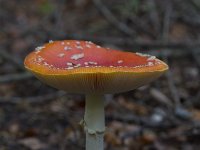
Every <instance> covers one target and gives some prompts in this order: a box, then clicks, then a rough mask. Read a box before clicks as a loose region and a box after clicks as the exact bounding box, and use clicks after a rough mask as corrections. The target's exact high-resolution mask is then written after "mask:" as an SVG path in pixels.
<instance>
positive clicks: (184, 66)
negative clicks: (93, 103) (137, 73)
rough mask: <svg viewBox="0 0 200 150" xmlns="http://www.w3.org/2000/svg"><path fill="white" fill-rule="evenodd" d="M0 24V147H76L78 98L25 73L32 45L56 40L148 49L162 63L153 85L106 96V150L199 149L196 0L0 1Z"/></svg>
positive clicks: (81, 140)
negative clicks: (164, 64) (165, 65)
mask: <svg viewBox="0 0 200 150" xmlns="http://www.w3.org/2000/svg"><path fill="white" fill-rule="evenodd" d="M0 24H1V28H0V150H80V149H84V145H85V134H84V131H83V129H82V127H81V126H80V125H79V122H80V120H81V119H82V118H83V114H84V105H85V100H84V95H77V94H68V93H65V92H63V91H58V90H56V89H53V88H51V87H48V86H46V85H44V84H43V83H41V82H40V81H38V80H37V79H36V78H34V77H33V76H32V75H31V74H29V73H27V71H26V70H25V69H24V67H23V60H24V57H25V56H26V55H27V54H28V53H30V52H31V51H32V50H34V48H35V47H37V46H38V45H41V44H42V43H45V42H48V40H59V39H83V40H91V41H94V42H96V43H98V44H100V45H102V46H106V47H111V48H116V49H122V50H123V49H125V50H128V51H138V52H146V53H149V54H154V55H156V56H157V57H158V58H160V59H162V60H164V61H165V62H167V63H168V64H169V67H170V70H169V71H168V72H167V73H166V74H165V75H164V76H162V77H161V78H159V79H158V80H157V81H155V82H153V83H151V84H149V85H146V86H143V87H141V88H139V89H137V90H134V91H130V92H126V93H119V94H115V95H106V96H105V112H106V126H107V131H106V133H105V149H107V150H198V149H199V147H200V61H199V60H200V42H199V41H200V40H199V38H200V28H199V26H200V3H199V2H198V1H196V0H191V1H187V0H182V1H181V3H180V0H171V1H162V2H160V1H157V0H145V1H142V2H139V0H134V1H131V0H127V1H126V2H124V1H123V0H119V1H117V2H116V1H114V0H110V1H103V0H102V1H100V0H74V1H69V2H68V1H64V0H61V1H59V2H58V1H55V0H52V1H46V0H35V1H25V0H19V1H5V0H0ZM147 49H148V50H147Z"/></svg>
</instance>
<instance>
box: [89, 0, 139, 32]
mask: <svg viewBox="0 0 200 150" xmlns="http://www.w3.org/2000/svg"><path fill="white" fill-rule="evenodd" d="M93 2H94V4H95V6H96V8H97V9H98V10H99V11H100V12H101V13H102V15H103V16H104V17H105V18H106V20H107V21H108V22H110V23H111V24H112V25H113V26H115V27H116V28H117V29H118V30H120V31H121V32H123V33H125V34H126V35H129V36H134V35H135V31H134V30H132V29H131V28H129V27H128V26H127V25H126V24H124V23H122V22H120V21H119V20H118V19H117V18H116V17H115V16H114V15H113V14H112V13H111V11H110V10H109V9H108V8H107V7H106V6H104V4H103V3H102V2H101V0H93Z"/></svg>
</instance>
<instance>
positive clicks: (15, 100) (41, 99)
mask: <svg viewBox="0 0 200 150" xmlns="http://www.w3.org/2000/svg"><path fill="white" fill-rule="evenodd" d="M65 94H66V92H63V91H58V92H55V93H50V94H46V95H41V96H33V97H0V104H11V105H14V104H20V103H22V102H27V103H31V104H41V103H47V102H49V101H51V100H54V99H56V98H59V97H61V96H63V95H65Z"/></svg>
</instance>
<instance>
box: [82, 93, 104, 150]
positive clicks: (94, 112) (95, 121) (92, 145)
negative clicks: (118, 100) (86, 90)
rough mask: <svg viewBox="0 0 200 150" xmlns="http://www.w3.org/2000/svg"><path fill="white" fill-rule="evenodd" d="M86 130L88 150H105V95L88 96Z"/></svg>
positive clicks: (85, 119) (85, 117) (85, 118)
mask: <svg viewBox="0 0 200 150" xmlns="http://www.w3.org/2000/svg"><path fill="white" fill-rule="evenodd" d="M84 128H85V131H86V150H103V136H104V131H105V114H104V99H103V95H101V94H88V95H86V105H85V116H84Z"/></svg>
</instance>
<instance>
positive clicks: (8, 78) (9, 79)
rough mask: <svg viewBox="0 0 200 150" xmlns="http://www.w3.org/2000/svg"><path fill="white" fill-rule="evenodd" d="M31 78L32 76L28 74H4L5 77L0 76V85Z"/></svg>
mask: <svg viewBox="0 0 200 150" xmlns="http://www.w3.org/2000/svg"><path fill="white" fill-rule="evenodd" d="M32 77H33V75H32V74H30V73H28V72H24V73H16V74H6V75H2V76H0V83H8V82H15V81H21V80H27V79H30V78H32Z"/></svg>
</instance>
